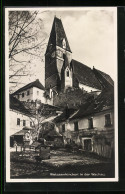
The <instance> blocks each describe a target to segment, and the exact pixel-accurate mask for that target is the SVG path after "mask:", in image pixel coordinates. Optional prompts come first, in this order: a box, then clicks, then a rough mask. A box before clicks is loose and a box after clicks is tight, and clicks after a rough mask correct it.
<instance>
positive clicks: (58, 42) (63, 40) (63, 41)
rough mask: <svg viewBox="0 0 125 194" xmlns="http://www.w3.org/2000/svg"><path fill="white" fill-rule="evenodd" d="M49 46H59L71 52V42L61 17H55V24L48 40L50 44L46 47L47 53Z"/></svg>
mask: <svg viewBox="0 0 125 194" xmlns="http://www.w3.org/2000/svg"><path fill="white" fill-rule="evenodd" d="M49 46H59V47H61V48H63V49H65V50H67V51H69V52H71V49H70V46H69V42H68V40H67V37H66V33H65V31H64V28H63V24H62V21H61V19H59V18H57V17H56V16H55V17H54V21H53V25H52V30H51V33H50V38H49V42H48V46H47V49H46V53H47V52H48V50H49Z"/></svg>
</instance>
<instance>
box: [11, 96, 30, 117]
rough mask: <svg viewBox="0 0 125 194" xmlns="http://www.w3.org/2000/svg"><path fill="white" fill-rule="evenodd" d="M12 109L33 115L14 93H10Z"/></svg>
mask: <svg viewBox="0 0 125 194" xmlns="http://www.w3.org/2000/svg"><path fill="white" fill-rule="evenodd" d="M10 109H12V110H16V111H19V112H21V113H23V114H26V115H29V116H31V114H30V112H29V110H28V109H26V108H25V106H24V105H23V103H22V102H20V101H19V100H18V99H17V98H15V97H13V96H12V95H10Z"/></svg>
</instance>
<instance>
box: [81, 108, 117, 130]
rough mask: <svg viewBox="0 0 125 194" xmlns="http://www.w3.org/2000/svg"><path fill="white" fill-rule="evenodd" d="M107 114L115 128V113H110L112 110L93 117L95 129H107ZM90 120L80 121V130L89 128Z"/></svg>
mask: <svg viewBox="0 0 125 194" xmlns="http://www.w3.org/2000/svg"><path fill="white" fill-rule="evenodd" d="M105 114H110V115H111V123H112V127H114V113H113V111H110V110H109V111H106V112H103V113H98V114H96V115H94V116H93V127H96V128H98V129H100V130H103V129H104V128H105ZM88 118H89V117H88ZM88 118H83V119H80V120H79V121H78V126H79V129H87V128H88Z"/></svg>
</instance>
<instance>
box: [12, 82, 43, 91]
mask: <svg viewBox="0 0 125 194" xmlns="http://www.w3.org/2000/svg"><path fill="white" fill-rule="evenodd" d="M35 83H39V84H40V85H41V87H42V88H43V89H44V88H45V87H44V86H43V84H42V83H41V82H40V81H39V79H36V80H35V81H33V82H30V83H28V84H26V85H24V86H23V87H21V88H19V89H18V90H16V91H15V92H14V93H13V94H16V93H18V92H20V91H23V89H24V90H25V89H27V88H28V87H29V88H31V87H37V86H33V84H35ZM38 88H39V87H38Z"/></svg>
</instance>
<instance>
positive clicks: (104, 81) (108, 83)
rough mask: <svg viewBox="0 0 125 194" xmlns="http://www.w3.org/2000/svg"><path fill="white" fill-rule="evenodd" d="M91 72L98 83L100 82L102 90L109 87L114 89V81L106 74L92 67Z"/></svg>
mask: <svg viewBox="0 0 125 194" xmlns="http://www.w3.org/2000/svg"><path fill="white" fill-rule="evenodd" d="M93 72H94V74H95V76H96V78H97V79H98V81H99V82H100V84H101V85H102V86H103V88H109V87H110V88H113V87H114V81H113V80H112V78H111V77H110V76H109V75H108V74H106V73H104V72H102V71H100V70H98V69H95V68H94V67H93Z"/></svg>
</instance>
